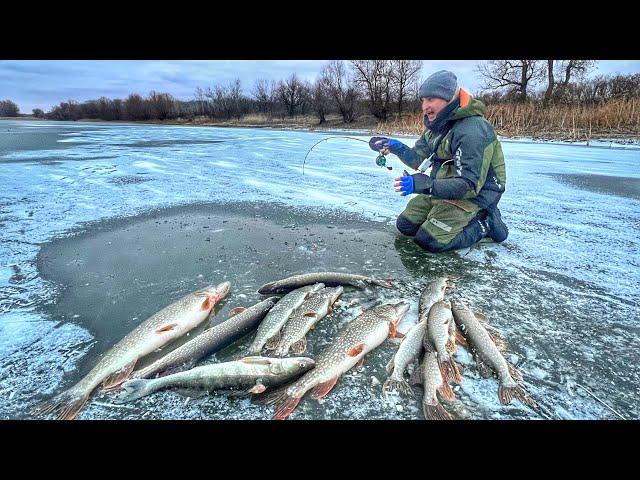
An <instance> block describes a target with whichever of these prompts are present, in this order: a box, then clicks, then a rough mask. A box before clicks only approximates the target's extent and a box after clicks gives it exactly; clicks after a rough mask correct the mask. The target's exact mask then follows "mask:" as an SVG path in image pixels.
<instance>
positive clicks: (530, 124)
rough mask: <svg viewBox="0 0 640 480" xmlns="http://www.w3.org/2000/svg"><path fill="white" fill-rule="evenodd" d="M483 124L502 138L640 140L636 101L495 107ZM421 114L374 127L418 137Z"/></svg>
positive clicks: (639, 113) (639, 103) (638, 102)
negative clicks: (607, 138)
mask: <svg viewBox="0 0 640 480" xmlns="http://www.w3.org/2000/svg"><path fill="white" fill-rule="evenodd" d="M486 117H487V120H489V122H491V124H492V125H493V127H494V128H495V129H496V132H497V133H498V134H499V135H503V136H531V137H534V138H555V139H566V140H589V139H591V138H604V137H611V138H613V137H620V136H635V137H638V136H640V100H639V99H618V100H610V101H607V102H605V103H602V104H598V105H547V106H543V105H541V104H540V103H497V104H492V105H489V106H488V107H487V114H486ZM423 130H424V126H423V123H422V114H413V115H409V116H406V117H402V118H399V119H398V118H396V119H393V120H390V121H387V122H384V123H380V124H378V128H377V132H378V133H381V134H394V133H395V134H398V133H402V134H407V135H420V133H422V131H423Z"/></svg>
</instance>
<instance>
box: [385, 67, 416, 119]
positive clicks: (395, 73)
mask: <svg viewBox="0 0 640 480" xmlns="http://www.w3.org/2000/svg"><path fill="white" fill-rule="evenodd" d="M421 69H422V61H421V60H391V67H390V75H391V80H392V89H393V93H394V95H395V97H396V100H397V102H398V115H402V104H403V102H404V99H405V98H406V97H407V94H408V91H409V90H410V88H411V85H412V83H413V82H414V80H415V78H416V76H417V74H418V72H419V71H420V70H421Z"/></svg>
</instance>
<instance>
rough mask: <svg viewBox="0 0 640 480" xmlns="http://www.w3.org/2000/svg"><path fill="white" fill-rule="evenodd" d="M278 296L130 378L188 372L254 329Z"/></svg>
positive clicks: (174, 351) (204, 334)
mask: <svg viewBox="0 0 640 480" xmlns="http://www.w3.org/2000/svg"><path fill="white" fill-rule="evenodd" d="M277 301H278V297H270V298H267V299H265V300H263V301H262V302H260V303H257V304H255V305H253V306H252V307H249V308H247V309H245V310H242V311H241V312H240V313H238V314H236V315H234V316H232V317H231V318H229V319H228V320H225V321H224V322H222V323H220V324H218V325H215V326H213V327H210V328H208V329H206V330H205V331H204V332H202V333H201V334H200V335H198V336H197V337H195V338H193V339H192V340H189V341H188V342H187V343H185V344H184V345H181V346H180V347H178V348H176V349H175V350H173V351H171V352H170V353H168V354H167V355H165V356H164V357H162V358H159V359H158V360H156V361H155V362H153V363H152V364H151V365H149V366H147V367H145V368H143V369H141V370H137V371H135V372H133V374H132V375H131V378H151V377H155V376H164V375H167V374H170V373H177V372H181V371H184V370H188V369H190V368H192V367H193V366H195V364H196V363H197V362H198V360H200V359H202V358H204V357H206V356H207V355H211V354H212V353H215V352H217V351H219V350H222V349H223V348H224V347H226V346H227V345H230V344H232V343H233V342H235V341H236V340H237V339H239V338H241V337H243V336H245V335H246V334H247V333H249V332H250V331H251V330H254V329H255V328H257V326H258V325H259V324H260V322H261V321H262V319H263V318H264V316H265V315H266V314H267V312H268V311H269V310H270V309H271V308H272V307H273V306H274V305H275V304H276V302H277Z"/></svg>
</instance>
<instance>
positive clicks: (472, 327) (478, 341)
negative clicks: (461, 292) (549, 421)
mask: <svg viewBox="0 0 640 480" xmlns="http://www.w3.org/2000/svg"><path fill="white" fill-rule="evenodd" d="M453 316H454V318H455V321H456V323H457V324H458V326H459V327H460V328H461V329H462V331H463V333H464V335H465V336H466V338H467V341H468V342H469V343H470V345H471V346H472V348H473V350H474V353H475V355H476V356H477V357H479V358H480V360H481V361H482V363H484V364H485V365H488V366H489V367H490V368H492V369H493V370H494V371H495V372H496V373H497V374H498V378H499V379H500V386H499V387H498V397H499V398H500V402H501V403H502V404H503V405H507V404H509V403H511V400H513V399H514V398H517V399H518V400H520V401H521V402H523V403H524V404H526V405H529V406H531V407H537V406H538V404H537V403H536V401H535V400H534V399H533V398H532V397H531V395H530V394H529V393H527V391H526V390H525V389H524V388H522V387H521V386H520V385H518V383H517V382H516V380H515V379H514V378H513V377H516V378H517V379H518V380H522V375H521V374H520V372H518V371H517V370H516V369H515V367H514V366H513V365H511V364H509V363H508V362H507V361H506V360H505V358H504V357H503V356H502V353H500V350H499V349H498V347H497V346H496V344H495V343H494V342H493V340H492V339H491V336H490V335H489V333H488V332H487V330H486V329H485V328H484V326H482V323H481V322H480V320H479V319H478V318H477V317H476V315H475V314H474V312H473V311H471V309H470V308H469V307H468V306H466V305H464V304H463V303H462V302H459V301H454V303H453Z"/></svg>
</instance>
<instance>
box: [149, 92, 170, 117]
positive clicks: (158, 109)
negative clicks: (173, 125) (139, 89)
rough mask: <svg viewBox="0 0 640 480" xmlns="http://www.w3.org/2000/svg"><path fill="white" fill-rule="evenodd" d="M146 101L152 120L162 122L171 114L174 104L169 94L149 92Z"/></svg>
mask: <svg viewBox="0 0 640 480" xmlns="http://www.w3.org/2000/svg"><path fill="white" fill-rule="evenodd" d="M147 101H148V105H149V109H150V110H151V111H150V113H151V116H152V118H157V119H159V120H164V119H166V118H168V117H169V115H170V114H171V111H172V109H173V102H174V98H173V96H172V95H171V94H169V93H158V92H155V91H151V92H150V93H149V98H148V100H147Z"/></svg>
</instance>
